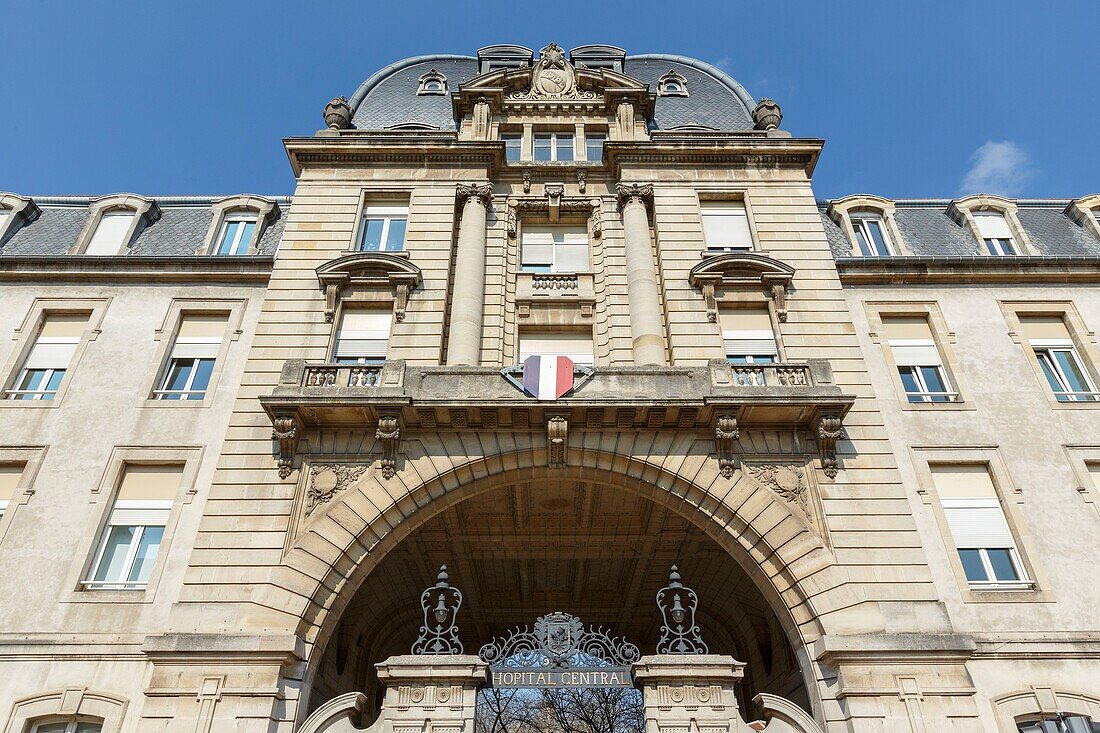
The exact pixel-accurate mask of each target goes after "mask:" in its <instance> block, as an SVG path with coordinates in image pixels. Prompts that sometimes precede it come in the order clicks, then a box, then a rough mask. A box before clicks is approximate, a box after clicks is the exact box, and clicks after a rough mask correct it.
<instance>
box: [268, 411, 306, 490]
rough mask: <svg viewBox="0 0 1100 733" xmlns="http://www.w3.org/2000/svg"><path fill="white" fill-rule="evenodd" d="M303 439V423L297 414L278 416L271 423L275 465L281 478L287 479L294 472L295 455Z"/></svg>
mask: <svg viewBox="0 0 1100 733" xmlns="http://www.w3.org/2000/svg"><path fill="white" fill-rule="evenodd" d="M301 438H302V423H301V421H300V420H299V419H298V416H297V414H294V413H286V414H282V415H276V416H275V418H274V419H273V420H272V421H271V440H272V442H273V443H274V446H273V447H274V448H275V465H276V466H278V468H279V478H281V479H285V478H286V477H287V476H289V475H290V473H291V471H293V470H294V454H295V452H296V451H297V450H298V441H299V440H301Z"/></svg>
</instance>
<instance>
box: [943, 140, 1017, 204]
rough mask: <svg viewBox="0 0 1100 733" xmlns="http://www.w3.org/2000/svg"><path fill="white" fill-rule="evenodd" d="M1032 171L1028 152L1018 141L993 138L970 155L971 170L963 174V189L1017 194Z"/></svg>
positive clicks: (961, 185) (968, 191) (961, 188)
mask: <svg viewBox="0 0 1100 733" xmlns="http://www.w3.org/2000/svg"><path fill="white" fill-rule="evenodd" d="M1030 175H1031V169H1030V168H1029V167H1028V156H1027V153H1026V152H1025V151H1024V149H1023V148H1021V147H1020V146H1019V145H1017V144H1016V143H1014V142H1011V141H1008V140H1005V141H1003V142H994V141H993V140H990V141H988V142H986V143H985V144H984V145H982V146H981V147H980V148H978V149H977V150H976V151H974V154H973V155H972V156H970V170H968V171H967V172H966V175H965V176H963V179H962V183H961V184H960V185H959V193H961V194H970V193H999V194H1001V195H1004V196H1015V195H1017V194H1018V193H1019V191H1020V187H1021V186H1022V185H1023V183H1024V181H1025V180H1027V179H1028V177H1029V176H1030Z"/></svg>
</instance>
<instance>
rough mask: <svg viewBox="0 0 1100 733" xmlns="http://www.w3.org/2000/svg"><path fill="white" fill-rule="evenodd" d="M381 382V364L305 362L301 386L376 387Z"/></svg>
mask: <svg viewBox="0 0 1100 733" xmlns="http://www.w3.org/2000/svg"><path fill="white" fill-rule="evenodd" d="M381 383H382V365H381V364H370V365H366V366H364V365H363V364H307V365H306V367H305V379H304V381H303V386H305V387H377V386H378V385H379V384H381Z"/></svg>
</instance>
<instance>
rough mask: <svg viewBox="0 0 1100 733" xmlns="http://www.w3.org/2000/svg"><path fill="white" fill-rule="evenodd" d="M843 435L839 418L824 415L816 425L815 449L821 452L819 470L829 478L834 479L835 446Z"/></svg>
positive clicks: (835, 469)
mask: <svg viewBox="0 0 1100 733" xmlns="http://www.w3.org/2000/svg"><path fill="white" fill-rule="evenodd" d="M843 434H844V430H843V428H842V427H841V423H840V418H839V417H837V416H836V415H824V416H822V417H821V418H820V419H819V420H818V423H817V448H818V450H819V451H821V468H822V470H823V471H824V472H825V475H826V476H828V477H829V478H836V474H837V468H838V467H837V460H836V444H837V441H839V440H840V438H841V436H842V435H843Z"/></svg>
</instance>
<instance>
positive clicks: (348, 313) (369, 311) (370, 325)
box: [333, 308, 393, 365]
mask: <svg viewBox="0 0 1100 733" xmlns="http://www.w3.org/2000/svg"><path fill="white" fill-rule="evenodd" d="M392 320H393V312H392V311H391V310H390V309H388V308H387V309H382V308H346V309H344V312H343V315H341V316H340V328H339V329H338V330H337V331H336V345H335V348H334V349H333V361H334V362H336V363H337V364H372V365H381V364H382V362H383V361H385V359H386V349H387V348H388V347H389V340H390V323H391V321H392Z"/></svg>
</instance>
